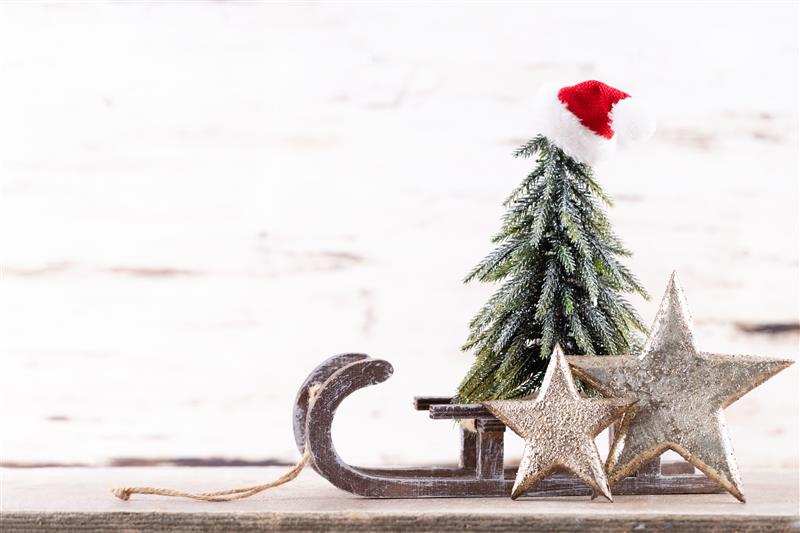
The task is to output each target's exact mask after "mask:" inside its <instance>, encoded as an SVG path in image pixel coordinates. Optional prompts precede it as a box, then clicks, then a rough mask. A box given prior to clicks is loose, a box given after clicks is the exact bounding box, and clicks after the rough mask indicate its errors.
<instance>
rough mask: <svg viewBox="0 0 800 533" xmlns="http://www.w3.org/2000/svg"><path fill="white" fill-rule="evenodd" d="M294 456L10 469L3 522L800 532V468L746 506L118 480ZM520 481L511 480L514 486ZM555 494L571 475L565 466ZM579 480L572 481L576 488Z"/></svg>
mask: <svg viewBox="0 0 800 533" xmlns="http://www.w3.org/2000/svg"><path fill="white" fill-rule="evenodd" d="M285 471H286V469H285V468H282V467H267V468H264V467H236V468H234V467H230V468H179V467H158V468H59V469H50V468H44V469H8V468H6V469H3V470H2V472H1V473H2V477H3V515H2V526H0V529H2V531H3V533H16V532H33V531H37V532H38V531H48V532H49V531H128V532H140V531H167V532H181V533H182V532H188V531H213V532H223V531H224V532H233V533H235V532H240V531H248V532H249V531H320V530H327V531H331V530H341V531H378V530H380V531H396V530H403V531H479V530H492V531H499V532H503V531H536V532H538V531H567V532H578V531H580V532H582V533H585V532H586V531H601V532H607V531H639V530H642V531H704V532H705V531H711V532H715V531H718V532H728V531H754V532H763V533H766V532H773V531H775V532H783V531H797V528H798V527H800V520H799V519H798V516H797V514H798V513H797V502H798V497H799V495H798V486H797V483H796V480H797V476H798V473H797V472H796V471H761V472H759V471H745V472H743V473H742V474H743V475H742V477H743V478H744V480H745V494H746V495H747V497H748V503H747V504H746V505H742V504H740V503H738V502H736V501H735V500H734V499H733V498H732V497H731V496H730V495H728V494H691V495H680V494H677V495H673V496H669V497H662V498H654V497H637V496H625V495H624V494H623V493H622V492H620V491H619V489H613V490H614V503H613V504H611V503H606V502H604V501H602V500H594V501H590V500H589V497H588V494H589V491H588V489H585V488H584V492H583V493H582V495H581V496H580V497H567V498H556V497H551V498H546V499H542V500H538V501H536V502H526V501H524V500H517V501H511V499H510V498H509V497H508V496H507V495H505V496H503V497H499V498H471V499H457V498H456V499H420V500H414V501H409V500H406V501H398V500H380V499H369V498H354V497H353V496H352V495H350V494H348V493H346V492H342V491H340V490H338V489H336V488H335V487H333V486H332V485H330V484H329V483H328V482H327V481H326V480H325V479H323V478H321V477H320V476H319V475H317V474H316V473H315V472H313V471H311V470H310V469H306V470H305V471H304V472H302V473H301V474H300V476H299V477H298V478H297V479H296V480H294V481H292V482H291V483H288V484H286V485H284V486H281V487H278V488H275V489H272V490H270V491H267V492H265V493H263V494H259V495H258V496H256V497H254V498H252V499H248V500H241V501H236V502H228V503H209V502H197V501H189V500H183V499H179V498H159V497H155V496H139V495H135V496H133V497H132V499H131V500H130V501H127V502H122V501H119V500H117V499H116V498H114V497H113V496H112V495H111V494H110V492H109V490H108V489H109V487H113V486H120V485H157V486H163V487H172V488H176V489H185V490H189V491H193V492H200V491H208V490H216V489H222V488H228V487H235V486H243V485H254V484H258V483H263V482H265V481H269V480H272V479H275V478H277V477H278V476H280V475H281V474H283V473H284V472H285ZM511 483H513V481H510V480H509V481H508V482H507V486H508V488H509V490H510V486H511ZM548 483H549V486H548V489H549V491H550V493H551V494H552V493H555V492H557V489H558V488H559V486H561V487H563V486H567V487H568V486H569V483H570V481H569V478H568V477H567V476H553V478H551V480H550V481H549V482H548ZM568 490H569V489H568Z"/></svg>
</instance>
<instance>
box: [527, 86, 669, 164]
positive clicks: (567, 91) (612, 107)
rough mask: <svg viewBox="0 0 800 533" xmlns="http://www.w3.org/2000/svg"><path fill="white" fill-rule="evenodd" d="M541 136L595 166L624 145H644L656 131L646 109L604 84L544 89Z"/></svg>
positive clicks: (625, 94)
mask: <svg viewBox="0 0 800 533" xmlns="http://www.w3.org/2000/svg"><path fill="white" fill-rule="evenodd" d="M538 108H539V109H538V111H539V121H540V124H539V126H540V127H541V133H542V134H543V135H544V136H546V137H547V138H548V139H550V141H551V142H553V143H554V144H555V145H556V146H558V147H559V148H561V149H562V150H564V152H565V153H566V154H567V155H569V156H570V157H573V158H575V159H577V160H578V161H580V162H582V163H587V164H589V165H594V164H595V163H597V162H598V161H600V160H602V159H604V158H605V157H606V156H608V155H610V154H611V153H613V151H614V149H615V148H616V144H617V139H619V140H620V142H623V143H624V142H626V141H633V142H635V141H643V140H645V139H647V138H649V137H650V136H651V135H653V133H654V132H655V129H656V124H655V120H654V118H653V116H652V114H651V113H650V112H649V111H648V109H647V108H646V106H643V105H641V104H640V103H639V102H638V101H637V100H636V99H635V98H632V97H631V95H629V94H628V93H625V92H623V91H620V90H619V89H615V88H614V87H611V86H609V85H606V84H605V83H603V82H599V81H595V80H589V81H584V82H581V83H578V84H577V85H572V86H569V87H561V88H560V89H557V88H555V87H547V88H544V89H543V90H542V91H541V92H540V96H539V105H538Z"/></svg>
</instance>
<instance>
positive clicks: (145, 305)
mask: <svg viewBox="0 0 800 533" xmlns="http://www.w3.org/2000/svg"><path fill="white" fill-rule="evenodd" d="M797 18H798V13H797V6H796V4H793V3H786V4H778V5H773V4H765V3H763V2H758V3H756V2H753V3H751V4H746V3H739V4H732V5H725V4H714V5H710V6H695V5H690V4H674V5H661V6H654V5H638V6H636V5H624V4H611V5H609V4H606V3H603V4H602V5H601V4H600V3H598V4H595V5H592V6H587V5H568V6H558V5H557V4H509V5H494V4H488V3H486V4H469V5H467V4H463V5H462V4H458V3H454V4H447V5H442V6H429V5H424V4H413V5H400V4H380V5H375V6H368V5H365V4H342V5H328V4H325V5H285V4H253V3H241V4H234V3H227V2H226V3H222V2H210V3H198V2H176V3H172V4H156V3H148V4H145V3H136V2H130V3H115V4H107V3H89V2H85V3H66V2H63V3H55V2H51V3H47V4H41V5H37V4H33V3H4V4H2V5H0V179H2V205H0V217H2V218H0V228H1V229H0V251H1V252H2V264H3V271H2V274H3V279H2V293H1V294H0V302H2V312H3V315H2V331H0V343H1V344H0V350H1V352H0V353H2V368H1V369H0V370H1V372H0V387H1V388H2V434H3V438H2V445H3V448H2V456H3V459H4V461H5V462H6V464H32V463H59V464H63V463H86V464H105V463H113V462H114V461H119V459H120V458H150V459H153V458H166V459H174V458H182V457H189V458H202V459H208V458H212V457H221V458H228V459H234V458H240V459H245V460H261V459H275V460H279V461H292V460H294V459H295V458H296V456H297V454H296V451H294V449H293V440H292V433H291V417H290V413H291V406H292V400H293V398H294V394H295V390H296V387H297V386H298V385H299V384H300V383H301V382H302V380H303V378H304V377H305V375H306V374H307V372H309V371H310V370H311V369H312V368H313V367H314V366H315V365H316V364H317V363H319V362H320V361H321V360H323V359H324V358H326V357H328V356H330V355H333V354H336V353H339V352H343V351H365V352H368V353H370V354H372V355H374V356H379V357H382V358H386V359H388V360H389V361H391V362H392V363H393V364H394V366H395V369H396V372H395V376H394V377H393V378H392V379H391V380H390V381H389V382H387V383H385V384H383V385H381V386H379V387H375V388H374V389H373V390H369V391H363V392H361V393H359V394H357V395H356V396H354V397H353V398H351V400H350V401H348V402H346V403H345V404H344V405H343V406H342V408H341V414H340V418H339V419H338V424H337V426H336V427H335V432H334V433H335V434H334V438H335V440H336V442H337V445H338V446H339V448H340V451H341V453H342V454H343V456H344V457H345V459H347V460H349V461H351V462H361V463H372V464H377V463H383V464H386V463H392V462H397V463H406V464H407V463H431V462H439V461H446V460H453V459H454V458H455V451H456V448H457V436H456V432H455V429H454V428H453V426H452V425H450V424H449V423H447V422H434V421H429V420H428V419H427V418H426V416H425V415H423V414H420V413H415V412H412V411H411V407H410V401H411V397H412V396H413V395H415V394H448V393H450V392H451V391H452V390H453V389H454V387H455V386H456V384H457V382H458V381H459V379H460V377H461V375H462V374H463V372H464V371H465V370H466V368H467V367H468V365H469V363H470V359H471V358H470V356H469V355H467V354H462V353H461V352H460V351H459V347H460V345H461V343H462V341H463V340H464V338H465V336H466V333H467V328H466V324H467V322H468V320H469V318H470V317H471V315H472V314H473V313H474V312H475V311H476V310H477V309H478V307H479V306H480V305H481V304H482V303H483V301H484V299H485V298H486V297H487V296H488V295H489V294H490V293H491V290H492V288H491V287H487V286H481V285H470V286H464V285H462V284H461V282H460V280H461V278H462V276H463V275H464V274H465V273H466V272H467V271H468V269H469V268H470V267H471V266H472V265H473V264H474V263H475V262H476V261H477V260H479V259H480V258H481V257H482V256H483V255H484V254H485V253H486V252H488V251H489V250H490V245H489V242H488V239H489V237H490V235H491V234H492V233H493V232H494V231H495V230H496V228H497V227H498V223H499V217H500V215H501V213H502V208H501V206H500V203H501V201H502V199H503V198H504V197H505V196H506V195H507V194H508V192H509V191H510V190H511V189H512V188H513V187H514V186H515V185H516V184H517V183H518V182H519V180H520V179H521V178H522V177H523V176H524V174H525V173H526V172H527V171H528V170H529V168H530V167H529V165H530V162H526V161H518V160H513V159H512V158H511V157H510V152H511V151H512V149H513V148H515V147H516V145H518V144H519V143H520V142H522V141H524V140H525V139H527V138H529V137H531V136H533V135H534V134H535V133H536V124H535V123H533V122H532V119H531V105H532V100H533V97H534V95H535V92H536V90H537V88H538V86H539V85H540V84H541V83H543V82H546V81H556V82H559V81H561V82H564V83H574V82H577V81H581V80H583V79H588V78H597V79H601V80H604V81H607V82H609V83H611V84H614V85H617V86H619V87H621V88H622V89H625V90H627V91H629V92H631V93H633V94H634V95H641V96H646V97H647V99H648V100H649V101H650V102H651V103H652V105H653V107H654V109H655V110H656V112H657V114H658V115H659V120H660V129H659V132H658V133H657V135H656V136H655V138H654V139H653V140H652V141H651V142H650V143H649V144H647V145H644V146H642V147H640V148H638V149H636V150H630V151H626V152H620V153H619V155H618V157H617V158H615V159H614V160H613V161H611V162H609V163H608V164H606V165H605V166H603V167H601V168H599V169H598V171H599V173H600V178H601V180H602V182H603V184H604V185H605V187H606V188H607V190H608V191H609V193H610V194H611V195H612V196H613V197H614V198H615V199H616V200H617V205H616V207H615V208H614V209H613V210H612V212H611V218H612V220H613V221H614V223H615V224H616V228H617V230H618V231H619V233H620V234H621V235H622V237H623V239H624V240H625V241H626V243H627V244H628V245H629V246H630V248H632V250H634V252H635V254H636V255H635V257H634V258H633V260H632V261H631V262H630V264H631V266H632V268H633V269H634V271H636V272H637V273H639V275H640V277H641V279H642V280H643V281H644V283H645V285H646V286H647V287H648V288H649V289H650V291H651V292H652V294H653V296H654V298H653V299H652V300H651V301H649V302H645V301H641V300H635V302H634V303H635V304H636V306H637V307H638V308H639V309H640V310H641V312H642V314H643V316H644V317H645V320H646V321H650V320H651V318H652V316H653V313H654V311H655V307H656V305H657V303H658V300H659V299H660V296H661V293H662V291H663V289H664V287H665V285H666V282H667V279H668V276H669V274H670V272H671V270H672V269H677V270H678V271H679V273H680V275H681V278H682V280H683V283H684V286H685V288H686V290H687V293H688V298H689V302H690V305H691V308H692V310H693V313H694V317H695V321H696V326H697V337H698V340H699V343H700V345H701V348H704V349H707V350H714V351H727V352H733V353H753V354H763V355H773V356H784V357H787V356H788V357H792V358H796V357H797V352H798V350H797V348H798V335H797V329H796V327H797V323H798V214H797V213H798V182H797V177H798V134H797V130H798V117H797V113H798V105H797V94H798V31H797ZM773 323H778V324H789V325H794V328H795V329H794V330H792V331H790V332H788V333H783V334H763V333H762V334H752V333H745V332H744V331H743V330H742V328H741V325H742V324H744V325H759V324H773ZM797 391H798V374H797V368H792V369H790V370H789V371H785V372H784V373H783V374H781V375H779V376H777V377H776V378H774V379H772V380H771V381H769V382H768V383H766V384H765V385H763V386H762V387H760V388H759V389H757V390H756V391H754V392H753V393H751V394H749V395H747V396H746V397H745V398H744V399H742V400H741V401H740V402H738V403H737V404H735V405H734V406H732V407H731V408H729V409H728V411H727V415H728V420H729V427H730V431H731V433H732V436H733V441H734V446H735V448H736V451H737V453H738V456H739V461H740V463H741V464H742V465H743V466H746V467H754V466H770V467H786V466H794V467H796V466H797V464H798V460H797V446H798V431H797V423H798V422H797V420H798V401H797V400H798V398H797ZM510 440H512V441H513V439H510ZM514 446H516V443H512V444H511V448H512V450H513V449H514ZM745 481H746V480H745Z"/></svg>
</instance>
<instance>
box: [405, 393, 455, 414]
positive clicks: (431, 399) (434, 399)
mask: <svg viewBox="0 0 800 533" xmlns="http://www.w3.org/2000/svg"><path fill="white" fill-rule="evenodd" d="M452 400H453V398H452V397H451V396H414V409H416V410H417V411H427V410H428V409H430V407H431V406H432V405H442V404H449V403H450V402H451V401H452Z"/></svg>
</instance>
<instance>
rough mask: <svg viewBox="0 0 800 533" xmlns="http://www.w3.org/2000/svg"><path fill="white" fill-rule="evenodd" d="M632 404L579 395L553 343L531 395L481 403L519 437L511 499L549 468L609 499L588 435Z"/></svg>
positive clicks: (627, 401)
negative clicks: (521, 448)
mask: <svg viewBox="0 0 800 533" xmlns="http://www.w3.org/2000/svg"><path fill="white" fill-rule="evenodd" d="M633 403H634V400H629V399H625V398H614V399H602V398H600V399H591V400H590V399H586V398H582V397H581V396H580V395H579V394H578V391H577V389H576V388H575V380H574V378H573V377H572V372H571V371H570V369H569V364H568V363H567V359H566V357H564V352H562V351H561V348H560V347H558V346H556V349H555V350H554V351H553V355H552V356H551V357H550V363H549V364H548V365H547V372H545V376H544V380H543V381H542V386H541V387H540V389H539V394H538V396H537V397H536V398H535V399H532V398H527V399H521V400H495V401H491V402H484V404H483V405H485V406H486V407H487V408H488V409H489V411H491V412H492V414H494V415H495V416H496V417H497V418H499V419H500V420H501V421H502V422H503V423H504V424H505V425H506V426H508V427H509V428H511V430H512V431H513V432H514V433H516V434H517V435H519V436H520V437H522V438H523V439H525V450H524V452H523V454H522V461H521V462H520V464H519V469H518V470H517V479H516V481H515V482H514V487H513V488H512V489H511V498H512V499H516V498H518V497H519V496H521V495H522V494H523V493H525V492H526V491H527V490H529V489H530V488H532V487H533V486H534V485H536V484H537V483H538V482H539V481H541V480H542V479H544V478H545V477H547V476H548V475H550V474H551V473H552V472H554V471H555V470H560V469H563V470H567V471H569V472H571V473H573V474H575V475H576V476H577V477H578V478H580V479H581V480H582V481H584V482H585V483H586V484H588V485H589V486H590V487H591V488H592V489H593V491H595V492H599V493H600V494H602V495H603V496H605V497H606V498H608V499H609V500H611V492H610V491H609V489H608V481H607V480H606V475H605V472H604V470H603V462H602V461H601V460H600V455H599V454H598V453H597V447H596V446H595V444H594V438H595V437H596V436H597V435H598V434H599V433H600V432H601V431H603V430H604V429H605V428H607V427H608V426H609V425H611V423H613V422H614V421H615V420H617V419H618V418H619V417H620V416H622V414H623V413H624V412H625V410H626V409H627V408H628V407H630V405H631V404H633Z"/></svg>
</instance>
